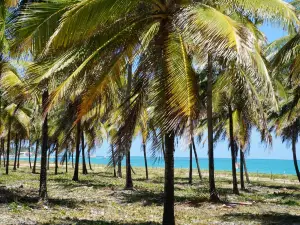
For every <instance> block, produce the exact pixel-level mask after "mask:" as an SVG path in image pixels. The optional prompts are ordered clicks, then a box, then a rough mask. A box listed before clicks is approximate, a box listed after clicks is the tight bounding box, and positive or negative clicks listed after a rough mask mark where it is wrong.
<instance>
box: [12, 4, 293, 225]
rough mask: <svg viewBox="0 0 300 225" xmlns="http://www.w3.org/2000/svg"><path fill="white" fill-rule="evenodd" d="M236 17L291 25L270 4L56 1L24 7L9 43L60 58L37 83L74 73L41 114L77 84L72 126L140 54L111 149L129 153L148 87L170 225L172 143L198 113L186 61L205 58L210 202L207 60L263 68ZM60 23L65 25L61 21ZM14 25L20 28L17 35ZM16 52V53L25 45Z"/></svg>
mask: <svg viewBox="0 0 300 225" xmlns="http://www.w3.org/2000/svg"><path fill="white" fill-rule="evenodd" d="M221 4H222V9H224V8H225V9H227V10H224V11H222V10H221V9H220V8H219V6H220V5H221ZM35 7H36V8H35ZM41 11H42V12H43V13H41ZM226 13H228V15H226ZM236 14H238V15H239V16H241V17H246V19H248V16H249V17H250V18H253V17H254V18H257V17H259V18H261V17H265V18H267V19H271V18H273V17H276V18H278V20H279V21H283V22H284V23H285V24H288V25H290V24H293V23H294V21H296V20H297V17H296V15H295V14H294V12H293V10H292V8H291V7H290V6H289V5H288V4H286V3H284V2H282V1H275V2H274V1H272V4H268V3H266V2H265V1H262V0H261V1H258V3H256V4H253V1H250V0H246V1H245V0H243V1H241V0H230V1H200V2H199V1H195V2H194V1H192V0H191V1H186V0H169V1H166V0H161V1H152V0H149V1H141V0H134V1H132V0H110V1H103V0H96V1H87V0H84V1H81V2H74V1H70V2H68V1H61V2H60V1H57V2H50V3H48V2H47V3H39V4H33V5H32V6H30V7H29V8H27V12H26V16H24V15H25V14H23V15H21V17H19V18H20V19H19V20H17V21H15V30H16V32H15V33H16V35H15V36H17V39H16V40H15V42H16V43H20V41H19V40H22V43H24V40H30V39H35V38H38V37H40V38H41V37H43V39H44V40H41V42H35V43H40V44H39V45H38V47H41V48H43V49H44V56H51V58H52V57H54V56H59V55H60V56H61V57H56V60H55V63H53V66H52V67H51V70H48V71H51V74H50V73H44V74H43V76H42V78H40V79H41V80H43V78H49V77H50V76H52V77H55V76H56V75H58V74H60V75H61V70H63V69H65V68H67V67H68V69H69V71H72V72H71V73H70V74H65V75H64V76H65V77H61V78H62V79H63V81H62V82H61V84H60V85H59V86H58V87H57V88H56V89H55V91H54V92H53V93H52V94H51V97H50V101H49V104H48V107H47V108H48V109H50V108H51V106H53V105H55V104H56V103H57V102H58V101H59V100H61V99H62V98H64V97H67V96H68V95H69V94H70V93H72V92H73V93H74V90H72V89H74V88H75V89H78V86H77V85H78V84H82V85H81V87H85V88H82V89H81V90H82V93H83V92H84V93H85V94H84V98H83V101H82V103H81V106H80V108H81V110H80V113H79V115H78V117H79V118H78V119H80V118H81V117H82V116H83V115H85V114H86V113H88V111H89V109H90V108H91V107H92V106H93V103H95V102H96V100H99V101H100V99H101V100H102V104H105V102H103V99H105V97H107V90H109V89H113V88H114V87H113V86H112V85H113V84H115V82H114V80H113V79H114V78H115V77H117V76H118V74H119V73H114V72H115V71H116V70H115V69H116V65H117V67H118V68H121V69H124V68H125V66H124V65H126V64H127V62H126V60H124V59H126V58H127V56H128V55H127V52H128V51H127V50H128V48H131V47H132V46H133V48H134V49H138V50H140V51H136V54H137V55H135V56H134V58H135V59H138V58H140V59H141V58H144V59H145V60H139V63H138V64H139V65H138V69H137V73H136V74H135V77H136V78H137V79H136V80H137V81H139V82H136V83H135V84H134V87H133V88H131V90H135V91H132V96H131V98H130V99H129V98H127V100H126V102H129V101H130V103H131V105H130V106H129V104H125V105H127V106H129V107H130V110H129V112H128V113H127V115H128V116H131V117H127V118H129V119H128V120H126V121H125V122H124V124H123V126H122V127H123V129H121V131H120V132H118V133H119V139H121V140H119V141H118V142H117V143H118V144H119V145H123V146H126V149H123V152H125V153H127V154H128V152H129V151H128V148H127V146H130V145H129V143H130V142H131V138H132V134H133V130H134V128H135V125H136V122H137V118H138V114H139V113H140V108H141V107H140V106H141V105H142V100H143V99H144V96H143V95H145V93H144V90H145V86H147V85H151V86H150V87H151V89H150V90H152V91H153V99H154V100H155V101H153V102H154V106H155V110H156V112H157V114H156V117H157V120H156V121H158V123H159V124H162V125H163V127H162V128H163V130H161V132H162V134H163V136H164V143H165V159H166V163H165V202H164V218H163V224H171V225H172V224H175V218H174V180H173V179H174V147H175V146H174V139H175V135H176V133H177V132H178V125H179V124H180V122H181V119H182V118H190V117H191V114H192V112H193V110H194V109H195V108H196V107H198V106H197V105H196V102H197V101H196V100H195V99H197V98H196V97H195V96H194V95H193V94H194V93H198V92H196V91H195V90H194V89H193V88H194V84H195V83H194V82H193V80H194V79H196V78H195V74H194V73H193V72H192V70H193V68H192V63H191V58H190V57H189V56H193V55H196V54H198V55H199V54H200V55H202V57H203V54H202V52H203V51H202V50H203V49H205V52H206V53H208V54H207V55H208V60H206V61H208V63H207V64H208V66H207V68H208V73H207V81H208V82H207V92H208V93H207V120H208V146H209V156H210V157H209V158H210V173H209V175H210V176H209V179H210V194H211V200H218V196H217V193H216V188H215V181H214V165H213V127H212V82H213V77H212V75H213V57H214V56H223V57H225V58H228V59H232V58H238V62H242V63H241V64H242V65H243V66H246V65H248V67H247V68H251V67H250V66H249V65H252V63H253V64H256V63H254V61H258V60H260V61H262V60H261V58H259V59H257V58H256V59H255V60H253V52H255V50H256V48H255V47H256V46H254V45H253V43H252V35H251V33H250V32H249V30H248V28H247V27H245V26H243V25H242V24H241V23H239V22H237V21H235V20H234V19H233V15H236ZM54 15H55V16H54ZM87 15H89V16H87ZM62 16H63V19H60V18H61V17H62ZM230 16H232V17H230ZM47 24H51V27H50V28H49V29H48V32H47V34H50V36H51V37H50V38H49V39H46V38H45V37H47V35H45V36H42V35H40V32H42V30H43V28H44V27H45V26H48V25H47ZM19 26H21V27H23V28H25V29H22V30H21V29H19V30H18V27H19ZM17 30H18V32H17ZM49 30H50V31H49ZM82 37H84V38H82ZM14 47H15V48H16V49H18V48H20V47H23V48H24V47H26V46H25V45H15V46H14ZM199 49H201V50H200V51H199ZM62 50H63V51H62ZM62 52H63V53H62ZM79 53H80V54H79ZM61 54H62V55H61ZM141 56H142V57H141ZM100 58H101V59H102V60H99V59H100ZM62 59H64V60H62ZM178 59H180V60H178ZM66 62H67V63H66ZM48 65H49V64H48ZM74 65H77V66H74ZM95 65H98V66H95ZM58 71H59V72H58ZM113 73H114V74H115V76H113V75H112V74H113ZM95 74H97V76H96V75H95ZM147 75H148V76H147ZM181 78H184V79H181ZM150 80H152V81H153V82H149V81H150ZM73 84H77V85H73ZM83 84H86V85H83ZM77 93H78V92H77ZM134 94H135V95H134ZM106 99H109V96H108V97H107V98H106ZM129 124H130V125H129ZM78 127H79V126H78ZM78 129H79V128H78ZM124 144H125V145H124ZM120 150H121V148H120ZM128 159H129V157H128ZM127 164H129V162H127ZM127 170H128V168H127ZM129 171H130V169H129V170H128V174H129V173H130V172H129ZM128 181H129V180H128Z"/></svg>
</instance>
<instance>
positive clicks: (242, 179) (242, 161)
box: [240, 148, 245, 190]
mask: <svg viewBox="0 0 300 225" xmlns="http://www.w3.org/2000/svg"><path fill="white" fill-rule="evenodd" d="M240 179H241V189H242V190H245V181H244V152H243V150H242V148H240Z"/></svg>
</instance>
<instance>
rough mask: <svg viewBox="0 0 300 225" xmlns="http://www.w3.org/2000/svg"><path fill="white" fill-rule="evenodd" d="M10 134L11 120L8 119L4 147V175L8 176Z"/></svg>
mask: <svg viewBox="0 0 300 225" xmlns="http://www.w3.org/2000/svg"><path fill="white" fill-rule="evenodd" d="M10 134H11V118H10V117H9V119H8V133H7V147H6V164H5V167H6V172H5V173H6V174H8V168H9V152H10Z"/></svg>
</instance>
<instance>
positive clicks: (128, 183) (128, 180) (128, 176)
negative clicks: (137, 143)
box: [125, 63, 133, 190]
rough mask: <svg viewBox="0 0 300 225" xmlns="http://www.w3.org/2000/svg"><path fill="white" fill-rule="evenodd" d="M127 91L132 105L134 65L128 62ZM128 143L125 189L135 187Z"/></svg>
mask: <svg viewBox="0 0 300 225" xmlns="http://www.w3.org/2000/svg"><path fill="white" fill-rule="evenodd" d="M127 72H128V73H127V75H128V77H127V79H128V80H127V91H126V98H127V100H128V103H127V105H128V106H129V105H130V100H129V98H130V92H131V82H132V65H131V63H128V67H127ZM128 142H129V143H128V144H127V146H125V147H126V151H125V152H126V184H125V189H129V190H131V189H133V182H132V175H131V163H130V148H131V140H128Z"/></svg>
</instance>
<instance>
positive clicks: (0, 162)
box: [0, 138, 4, 167]
mask: <svg viewBox="0 0 300 225" xmlns="http://www.w3.org/2000/svg"><path fill="white" fill-rule="evenodd" d="M2 140H3V139H2V138H1V139H0V142H1V148H0V167H1V165H2V155H3V159H4V149H3V148H2Z"/></svg>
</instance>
